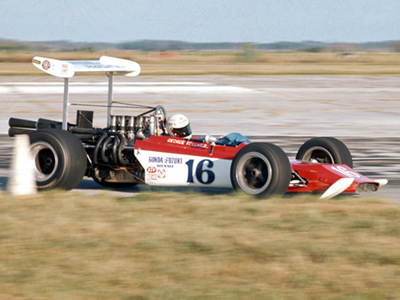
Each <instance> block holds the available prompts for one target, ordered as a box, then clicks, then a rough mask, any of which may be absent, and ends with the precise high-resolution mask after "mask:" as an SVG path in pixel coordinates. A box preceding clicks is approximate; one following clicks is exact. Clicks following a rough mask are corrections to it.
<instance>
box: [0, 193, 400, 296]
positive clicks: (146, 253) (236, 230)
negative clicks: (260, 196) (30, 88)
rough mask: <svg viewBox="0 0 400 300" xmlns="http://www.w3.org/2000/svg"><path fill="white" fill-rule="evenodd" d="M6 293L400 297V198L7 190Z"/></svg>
mask: <svg viewBox="0 0 400 300" xmlns="http://www.w3.org/2000/svg"><path fill="white" fill-rule="evenodd" d="M0 196H1V201H0V227H1V228H2V229H1V233H0V244H1V247H0V256H1V261H0V270H1V272H0V286H1V288H0V298H2V299H13V298H16V299H24V298H27V299H398V298H399V297H400V289H399V286H398V278H399V275H400V252H399V251H398V250H399V246H398V245H399V244H400V227H399V223H400V222H399V221H400V207H399V206H398V205H395V204H392V203H388V202H384V201H379V200H365V199H364V200H363V199H358V198H349V199H341V200H335V201H320V200H317V199H316V198H313V197H304V198H302V197H300V198H298V197H294V198H285V199H270V200H265V201H257V200H254V199H253V198H250V197H248V196H245V195H240V194H233V195H231V194H230V195H204V194H184V193H173V192H159V193H144V194H140V195H139V196H135V197H125V198H117V197H116V196H113V195H111V194H104V195H102V196H98V195H96V196H82V195H77V194H74V193H72V192H70V193H62V192H49V193H40V194H39V195H37V196H32V197H20V198H18V197H17V198H14V197H11V196H8V195H7V194H5V193H1V194H0Z"/></svg>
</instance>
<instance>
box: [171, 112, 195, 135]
mask: <svg viewBox="0 0 400 300" xmlns="http://www.w3.org/2000/svg"><path fill="white" fill-rule="evenodd" d="M167 130H168V133H169V135H171V136H174V137H183V138H186V139H190V138H191V137H192V129H191V128H190V122H189V119H188V118H187V117H186V116H185V115H183V114H173V115H171V116H169V117H168V121H167Z"/></svg>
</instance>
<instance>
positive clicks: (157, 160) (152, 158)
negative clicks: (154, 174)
mask: <svg viewBox="0 0 400 300" xmlns="http://www.w3.org/2000/svg"><path fill="white" fill-rule="evenodd" d="M163 162H164V161H163V158H162V157H161V156H149V163H156V164H162V163H163Z"/></svg>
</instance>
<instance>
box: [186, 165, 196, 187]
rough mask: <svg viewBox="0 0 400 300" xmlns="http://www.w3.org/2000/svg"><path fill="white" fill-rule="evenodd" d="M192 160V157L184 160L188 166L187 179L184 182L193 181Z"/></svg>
mask: <svg viewBox="0 0 400 300" xmlns="http://www.w3.org/2000/svg"><path fill="white" fill-rule="evenodd" d="M193 162H194V160H193V159H191V160H188V161H187V162H186V164H187V166H188V168H189V170H188V179H187V181H186V182H190V183H193V182H194V180H193Z"/></svg>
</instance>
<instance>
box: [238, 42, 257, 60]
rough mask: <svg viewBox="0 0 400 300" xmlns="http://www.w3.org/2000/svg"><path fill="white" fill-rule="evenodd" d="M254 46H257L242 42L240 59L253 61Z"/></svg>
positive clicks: (254, 58) (255, 53) (255, 52)
mask: <svg viewBox="0 0 400 300" xmlns="http://www.w3.org/2000/svg"><path fill="white" fill-rule="evenodd" d="M256 48H257V46H256V44H254V43H244V44H243V45H242V53H241V57H242V60H243V61H246V62H252V61H255V60H256V56H257V51H256Z"/></svg>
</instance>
